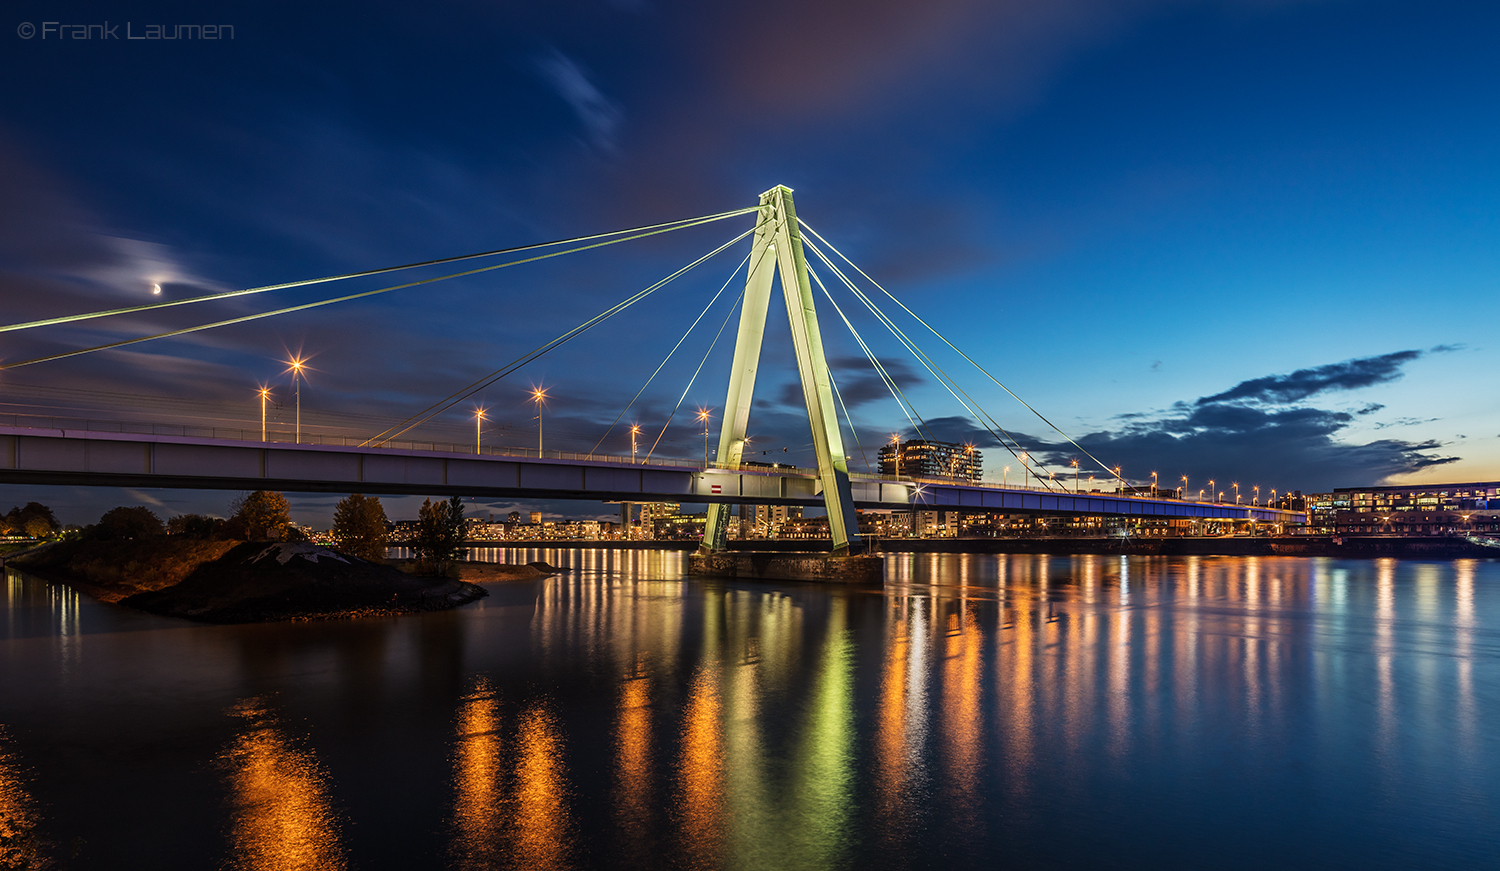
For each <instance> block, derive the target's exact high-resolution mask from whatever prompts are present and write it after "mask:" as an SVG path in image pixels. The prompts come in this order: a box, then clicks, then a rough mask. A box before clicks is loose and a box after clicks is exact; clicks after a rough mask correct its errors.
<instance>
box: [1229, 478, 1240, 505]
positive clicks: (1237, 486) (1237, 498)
mask: <svg viewBox="0 0 1500 871" xmlns="http://www.w3.org/2000/svg"><path fill="white" fill-rule="evenodd" d="M1229 486H1231V487H1233V488H1234V504H1236V505H1238V504H1240V483H1239V482H1238V481H1236V482H1234V483H1233V484H1230V485H1229Z"/></svg>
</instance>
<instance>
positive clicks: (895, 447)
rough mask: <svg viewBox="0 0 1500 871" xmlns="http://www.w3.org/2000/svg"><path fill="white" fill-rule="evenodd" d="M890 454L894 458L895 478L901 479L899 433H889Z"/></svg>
mask: <svg viewBox="0 0 1500 871" xmlns="http://www.w3.org/2000/svg"><path fill="white" fill-rule="evenodd" d="M891 452H892V455H893V456H895V458H896V477H897V478H899V477H901V433H898V432H893V433H891Z"/></svg>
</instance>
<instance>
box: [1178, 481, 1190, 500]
mask: <svg viewBox="0 0 1500 871" xmlns="http://www.w3.org/2000/svg"><path fill="white" fill-rule="evenodd" d="M1187 490H1188V480H1187V475H1183V476H1182V492H1181V493H1178V494H1177V498H1179V499H1184V500H1185V499H1187Z"/></svg>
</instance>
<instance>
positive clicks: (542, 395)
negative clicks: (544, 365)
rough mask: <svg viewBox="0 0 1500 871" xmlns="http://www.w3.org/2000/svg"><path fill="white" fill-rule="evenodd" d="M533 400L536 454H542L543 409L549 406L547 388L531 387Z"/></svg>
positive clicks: (539, 455) (539, 456) (538, 456)
mask: <svg viewBox="0 0 1500 871" xmlns="http://www.w3.org/2000/svg"><path fill="white" fill-rule="evenodd" d="M531 401H532V402H535V403H536V455H537V458H538V459H541V456H542V410H543V409H544V408H546V407H547V388H545V387H533V388H531Z"/></svg>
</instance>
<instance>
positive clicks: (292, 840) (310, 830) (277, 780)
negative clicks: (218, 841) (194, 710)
mask: <svg viewBox="0 0 1500 871" xmlns="http://www.w3.org/2000/svg"><path fill="white" fill-rule="evenodd" d="M231 713H232V714H233V715H234V716H235V717H237V718H239V720H240V721H241V727H240V729H239V731H238V733H237V734H236V735H235V737H234V740H233V743H232V744H231V745H230V747H229V749H227V750H225V751H224V752H223V754H221V756H220V761H221V762H222V763H223V764H224V766H225V768H226V770H227V774H228V780H229V788H230V805H231V819H230V828H229V841H230V844H229V847H230V855H231V859H230V862H229V867H231V868H236V869H244V871H293V869H299V871H300V869H308V871H313V869H318V871H322V869H342V868H345V867H347V865H348V863H347V861H346V859H345V856H344V848H343V844H342V841H341V832H340V828H341V827H340V821H339V817H338V815H337V814H336V813H335V812H334V809H333V802H332V800H331V798H330V796H329V793H328V777H327V775H326V773H325V772H324V771H323V769H322V766H321V765H319V763H318V760H317V758H316V757H314V756H313V754H312V753H311V751H309V750H307V749H304V748H303V747H301V746H299V743H300V742H298V741H295V740H294V739H293V738H292V737H291V736H289V735H288V734H287V733H286V730H285V728H284V727H283V726H282V724H281V723H280V721H279V720H278V718H277V717H276V715H275V713H274V712H273V711H272V709H271V707H270V704H269V703H268V701H267V700H266V699H264V698H255V699H248V700H245V701H243V702H240V703H239V704H237V705H236V706H235V707H234V708H233V709H232V710H231Z"/></svg>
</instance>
